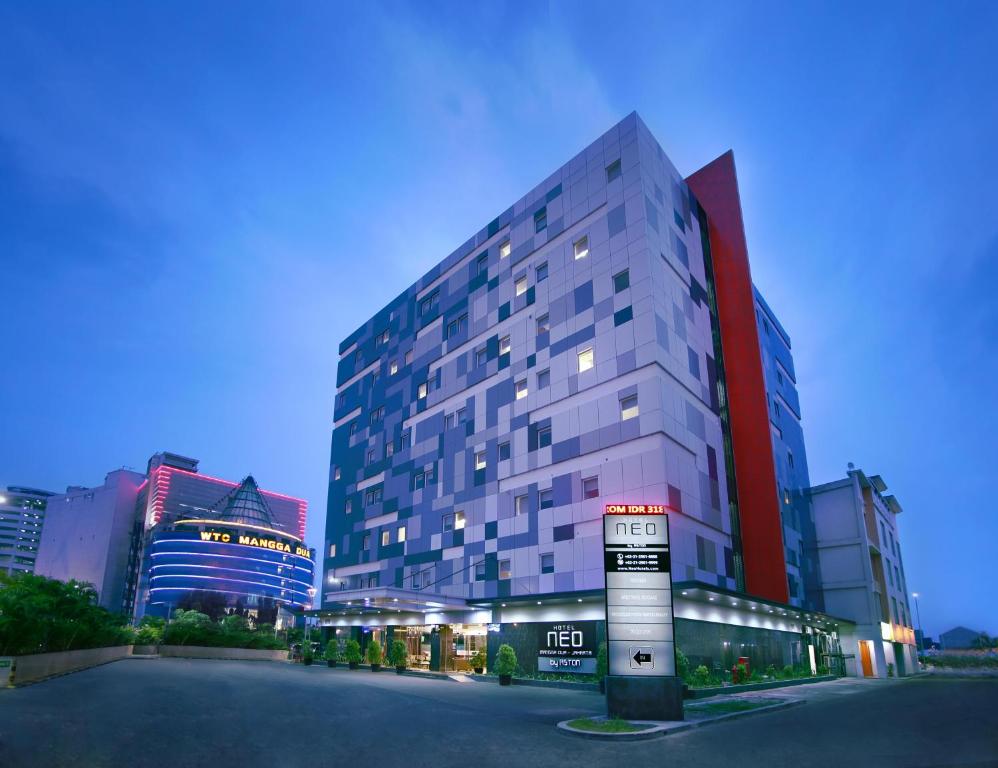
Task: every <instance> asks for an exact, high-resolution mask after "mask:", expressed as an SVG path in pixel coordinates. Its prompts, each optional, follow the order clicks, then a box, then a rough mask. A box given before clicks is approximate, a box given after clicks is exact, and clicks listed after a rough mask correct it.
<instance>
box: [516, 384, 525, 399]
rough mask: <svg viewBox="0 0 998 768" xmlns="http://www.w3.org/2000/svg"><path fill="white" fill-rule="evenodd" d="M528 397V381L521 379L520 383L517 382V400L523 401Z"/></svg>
mask: <svg viewBox="0 0 998 768" xmlns="http://www.w3.org/2000/svg"><path fill="white" fill-rule="evenodd" d="M526 396H527V380H526V379H520V381H518V382H516V399H517V400H522V399H523V398H525V397H526Z"/></svg>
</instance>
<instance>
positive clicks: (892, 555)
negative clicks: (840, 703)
mask: <svg viewBox="0 0 998 768" xmlns="http://www.w3.org/2000/svg"><path fill="white" fill-rule="evenodd" d="M886 491H887V484H886V483H885V482H884V480H883V478H882V477H880V475H867V474H866V473H864V472H863V471H862V470H859V469H854V468H853V467H852V465H850V468H849V471H848V473H847V475H846V477H845V478H843V479H842V480H837V481H834V482H831V483H825V484H823V485H818V486H815V487H814V488H812V489H811V491H810V497H811V501H812V504H813V505H814V519H815V524H816V528H817V545H818V559H819V562H820V568H821V575H822V591H823V593H824V604H825V607H826V609H827V610H828V611H829V612H830V613H832V614H834V615H835V616H841V617H843V618H846V619H849V620H850V621H852V622H854V624H855V626H854V627H853V628H852V629H850V630H849V631H847V632H845V633H843V635H842V636H841V637H840V638H839V640H840V642H841V644H842V651H843V653H844V654H845V655H846V660H847V664H846V668H847V672H848V673H850V674H854V675H858V676H862V677H888V676H890V675H894V674H897V675H899V676H901V675H907V674H911V673H912V672H914V671H916V670H917V668H918V667H917V659H918V654H917V649H916V644H915V630H914V628H913V621H912V615H911V608H910V607H909V604H908V589H907V579H906V577H905V572H904V561H903V559H902V557H901V539H900V536H899V535H898V526H897V516H898V515H899V514H901V505H900V504H899V503H898V500H897V499H896V498H895V497H894V496H893V495H889V494H887V493H886Z"/></svg>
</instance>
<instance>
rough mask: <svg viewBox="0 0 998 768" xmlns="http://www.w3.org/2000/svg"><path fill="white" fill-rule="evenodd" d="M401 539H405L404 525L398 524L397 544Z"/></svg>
mask: <svg viewBox="0 0 998 768" xmlns="http://www.w3.org/2000/svg"><path fill="white" fill-rule="evenodd" d="M403 541H405V526H404V525H400V526H399V535H398V542H399V544H401V543H402V542H403Z"/></svg>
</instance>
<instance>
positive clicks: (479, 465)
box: [475, 451, 485, 469]
mask: <svg viewBox="0 0 998 768" xmlns="http://www.w3.org/2000/svg"><path fill="white" fill-rule="evenodd" d="M475 469H485V451H478V452H477V453H476V454H475Z"/></svg>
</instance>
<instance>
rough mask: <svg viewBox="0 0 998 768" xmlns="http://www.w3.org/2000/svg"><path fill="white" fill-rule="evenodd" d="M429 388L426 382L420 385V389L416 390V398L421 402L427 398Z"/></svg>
mask: <svg viewBox="0 0 998 768" xmlns="http://www.w3.org/2000/svg"><path fill="white" fill-rule="evenodd" d="M428 388H429V385H428V384H427V383H426V382H425V381H424V382H423V383H422V384H420V385H419V389H417V390H416V397H417V398H418V399H420V400H422V399H423V398H425V397H426V392H427V390H428Z"/></svg>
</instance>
